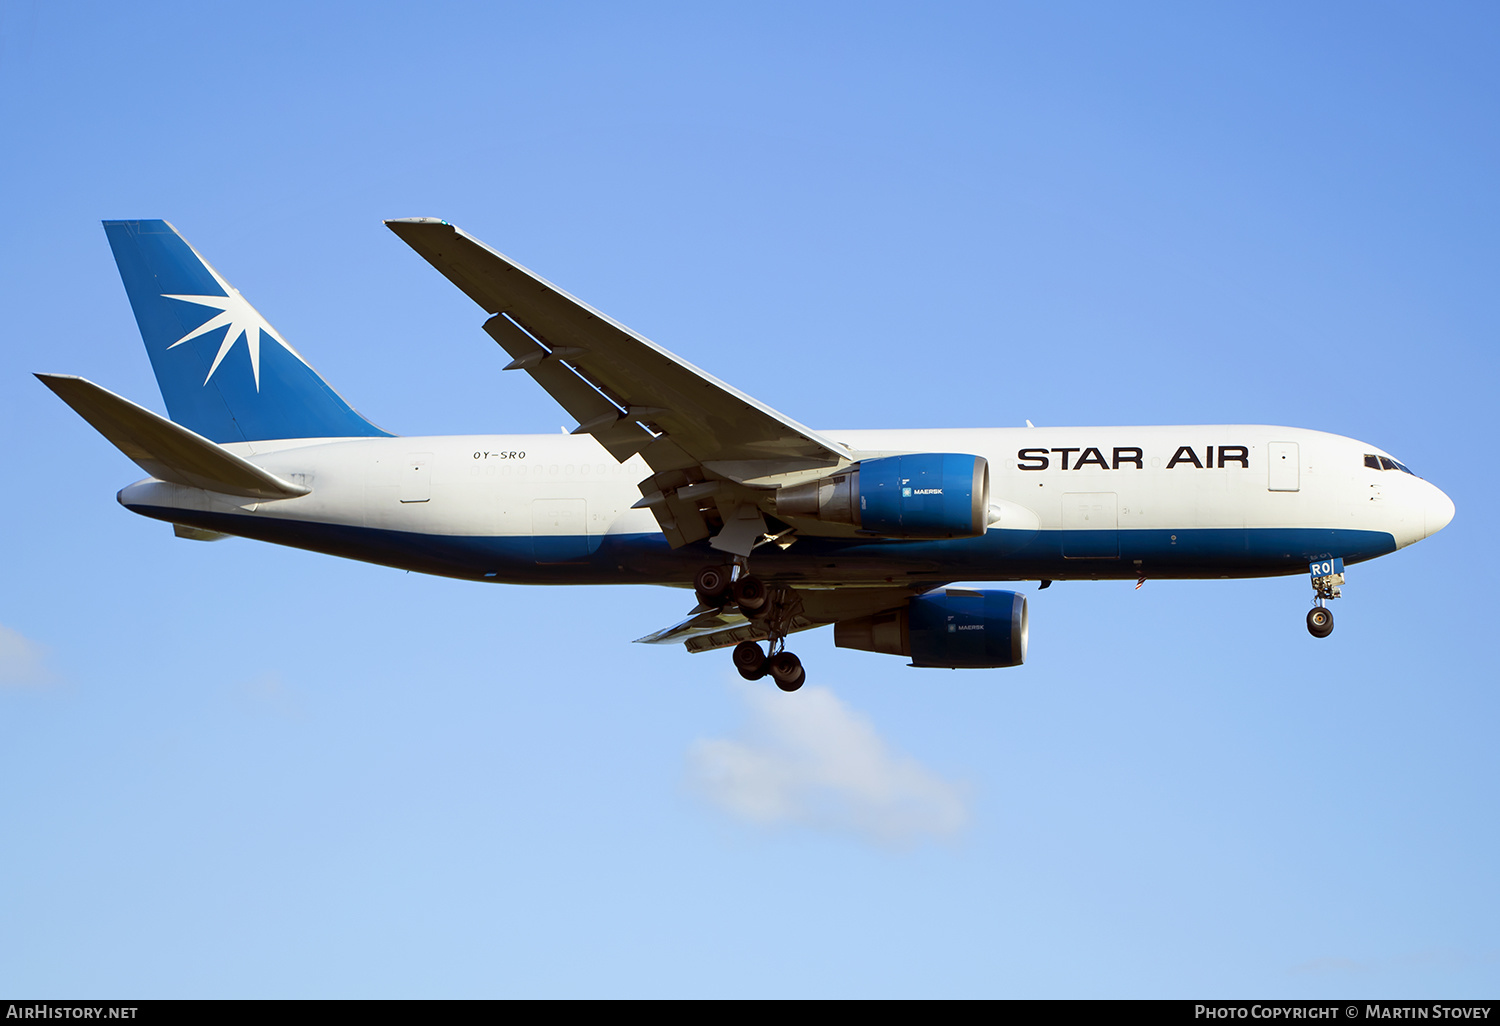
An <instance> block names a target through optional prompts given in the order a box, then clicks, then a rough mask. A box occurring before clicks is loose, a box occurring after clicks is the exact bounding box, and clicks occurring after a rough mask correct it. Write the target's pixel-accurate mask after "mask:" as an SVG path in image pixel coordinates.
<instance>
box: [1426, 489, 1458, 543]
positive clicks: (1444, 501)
mask: <svg viewBox="0 0 1500 1026" xmlns="http://www.w3.org/2000/svg"><path fill="white" fill-rule="evenodd" d="M1427 489H1428V491H1427V506H1426V508H1425V510H1424V511H1423V512H1424V515H1423V526H1424V529H1425V530H1426V534H1425V535H1423V537H1426V538H1431V537H1432V536H1433V535H1435V534H1437V533H1438V532H1439V531H1441V530H1442V529H1443V528H1445V527H1447V526H1448V524H1449V523H1450V522H1451V521H1452V520H1453V500H1452V499H1450V498H1448V496H1447V495H1445V494H1443V490H1442V489H1441V488H1438V487H1437V486H1436V485H1428V486H1427Z"/></svg>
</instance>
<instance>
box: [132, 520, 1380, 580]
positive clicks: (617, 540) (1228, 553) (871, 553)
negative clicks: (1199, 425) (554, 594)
mask: <svg viewBox="0 0 1500 1026" xmlns="http://www.w3.org/2000/svg"><path fill="white" fill-rule="evenodd" d="M129 508H130V509H131V510H132V511H133V512H136V513H139V514H141V515H143V516H147V517H152V518H154V519H157V520H165V521H167V522H168V523H178V524H186V525H189V526H192V527H200V528H203V529H205V530H209V531H219V532H222V533H224V534H233V535H237V536H239V537H243V538H253V539H256V540H259V541H267V542H273V543H275V544H278V545H288V546H291V547H294V548H301V549H310V550H312V551H314V552H323V553H327V554H329V555H334V556H341V557H344V558H346V559H358V560H362V561H364V562H368V563H378V564H381V565H384V566H393V567H397V568H400V569H403V570H413V571H417V572H420V573H428V574H437V575H439V576H444V577H460V578H466V579H470V580H489V581H499V582H503V583H513V584H676V585H686V584H687V583H688V582H689V581H690V580H691V579H692V576H693V574H694V573H695V572H696V571H697V570H698V569H699V568H700V567H702V566H705V565H708V564H717V563H722V562H724V555H723V553H720V552H715V551H714V550H713V549H711V548H709V547H708V543H707V542H706V541H702V542H695V543H694V544H692V545H685V546H683V547H682V548H680V549H676V550H674V549H672V548H670V547H669V546H668V545H667V541H666V539H665V538H664V537H662V535H661V534H659V533H655V532H652V533H640V534H618V535H606V536H605V537H604V538H603V539H602V540H598V539H595V538H592V537H590V538H583V537H580V538H577V539H573V540H571V541H570V540H568V539H563V538H559V539H555V540H549V541H548V544H546V545H544V546H541V547H540V548H539V547H538V546H537V545H535V544H534V542H533V539H532V537H531V536H530V535H519V536H503V537H485V536H473V535H437V534H417V533H415V532H410V531H394V530H390V529H385V528H373V527H354V526H349V525H343V524H321V523H312V522H307V521H299V520H280V519H273V518H270V517H264V516H248V515H244V514H232V513H209V512H201V511H193V510H183V509H168V508H165V507H160V506H130V507H129ZM1094 533H1095V532H1090V531H1061V530H1058V531H1035V532H1022V531H999V530H992V531H989V532H988V533H986V534H985V535H984V536H983V537H980V538H961V539H949V540H942V541H915V542H903V541H888V540H869V541H866V540H846V539H832V538H801V539H799V540H798V541H797V542H796V544H794V545H793V546H792V547H791V548H789V549H787V550H785V551H783V550H781V549H778V548H776V547H774V546H769V545H768V546H766V547H765V548H762V549H759V550H757V551H756V553H755V555H754V557H753V558H752V564H753V566H754V570H755V573H756V574H757V575H759V576H762V577H765V578H767V579H770V580H780V581H786V582H788V583H796V582H797V581H799V580H805V581H828V582H834V583H846V582H847V583H859V582H883V581H885V580H886V579H887V578H890V579H892V581H893V583H901V584H912V585H922V584H946V583H948V582H950V581H956V580H966V581H984V580H991V581H1025V580H1043V579H1053V580H1069V579H1101V580H1107V579H1121V580H1134V579H1135V578H1136V577H1137V576H1138V575H1144V576H1146V577H1150V578H1157V579H1170V578H1214V577H1275V576H1283V575H1288V574H1303V573H1306V572H1307V564H1308V563H1310V562H1312V561H1314V560H1318V559H1326V558H1330V557H1333V556H1341V557H1342V558H1343V560H1344V562H1345V563H1359V562H1362V561H1364V560H1367V559H1374V558H1375V557H1376V556H1383V555H1385V554H1386V553H1388V552H1394V551H1395V550H1396V542H1395V539H1394V538H1393V537H1392V536H1391V535H1390V534H1387V533H1385V532H1382V531H1353V530H1345V529H1336V528H1190V529H1178V530H1160V531H1157V530H1151V531H1129V530H1122V531H1119V532H1117V533H1118V535H1119V557H1118V558H1069V557H1068V556H1066V555H1065V553H1073V552H1079V551H1089V548H1088V542H1089V541H1090V538H1089V537H1087V536H1089V535H1091V534H1094ZM1112 533H1113V532H1112ZM596 542H597V544H595V543H596ZM573 557H576V560H575V561H572V562H563V563H559V562H555V561H553V560H556V559H557V558H573ZM539 558H541V559H543V560H544V561H543V562H539V561H538V560H539Z"/></svg>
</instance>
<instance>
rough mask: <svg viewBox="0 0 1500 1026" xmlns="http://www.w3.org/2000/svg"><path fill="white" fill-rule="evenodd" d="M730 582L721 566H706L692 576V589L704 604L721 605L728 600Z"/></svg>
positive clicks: (726, 572)
mask: <svg viewBox="0 0 1500 1026" xmlns="http://www.w3.org/2000/svg"><path fill="white" fill-rule="evenodd" d="M731 586H732V582H731V581H730V580H729V572H728V571H727V570H726V569H725V568H724V567H722V566H706V567H704V568H703V569H702V570H699V571H698V573H697V574H696V575H695V576H694V577H693V591H694V592H695V593H696V594H697V596H698V601H699V602H700V603H701V604H703V605H705V606H722V605H723V604H724V603H725V602H727V601H728V600H729V589H730V587H731Z"/></svg>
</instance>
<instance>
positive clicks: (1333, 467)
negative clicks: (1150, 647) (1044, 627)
mask: <svg viewBox="0 0 1500 1026" xmlns="http://www.w3.org/2000/svg"><path fill="white" fill-rule="evenodd" d="M826 435H827V437H830V438H833V439H836V440H837V441H838V442H840V443H843V444H845V445H846V446H848V447H849V448H851V449H853V450H857V451H858V452H859V453H860V454H861V455H863V456H865V457H873V456H879V455H887V454H891V453H898V452H899V453H909V452H954V453H967V454H975V455H980V456H983V457H985V458H986V459H987V460H988V461H989V465H990V472H991V493H990V494H991V507H992V509H991V528H990V531H989V532H987V534H986V535H985V537H984V538H981V539H955V540H951V541H943V542H901V541H889V540H882V539H869V538H844V539H828V538H813V537H800V538H798V540H797V542H796V543H795V544H793V545H792V546H790V547H789V548H787V549H786V550H785V551H784V552H783V551H781V550H779V549H773V550H771V551H768V552H765V553H764V554H762V552H759V551H758V552H757V553H756V554H755V556H754V560H755V561H756V562H757V573H759V574H761V575H763V576H767V577H772V578H775V577H778V576H781V577H784V578H785V579H788V580H794V581H801V582H803V583H808V584H813V583H823V584H836V583H872V582H876V581H881V580H883V581H887V582H889V581H891V580H892V579H893V575H895V574H900V575H902V580H905V581H913V582H915V581H925V580H931V581H934V582H936V581H940V580H941V581H947V580H954V579H960V578H961V579H965V580H1019V579H1031V578H1038V577H1047V578H1068V577H1096V578H1097V577H1135V576H1145V575H1150V576H1173V577H1220V576H1264V575H1268V574H1282V573H1296V572H1305V570H1306V563H1307V562H1308V560H1310V559H1316V558H1323V557H1326V556H1342V557H1344V558H1346V559H1347V560H1349V561H1351V562H1352V561H1357V560H1360V559H1368V558H1372V557H1373V556H1376V555H1380V554H1382V553H1383V552H1388V551H1393V550H1394V549H1397V548H1400V547H1402V546H1405V545H1410V544H1411V543H1413V542H1415V541H1418V540H1420V539H1422V538H1424V537H1426V536H1427V535H1429V534H1432V533H1433V532H1435V531H1437V530H1439V529H1441V528H1442V527H1443V526H1444V525H1446V524H1447V523H1448V521H1449V520H1450V519H1451V518H1452V515H1453V505H1452V503H1451V502H1450V501H1449V500H1448V498H1447V496H1445V495H1444V494H1443V493H1442V492H1441V491H1439V490H1438V489H1437V488H1436V487H1434V486H1433V485H1431V484H1428V483H1427V482H1426V481H1423V480H1421V479H1420V478H1417V477H1415V476H1413V475H1412V474H1410V473H1403V472H1401V471H1400V470H1394V469H1387V470H1381V469H1376V468H1372V467H1369V466H1367V465H1366V458H1367V457H1376V458H1377V460H1378V458H1379V457H1382V456H1387V457H1388V454H1386V453H1385V452H1383V451H1382V450H1380V449H1378V448H1376V447H1374V446H1370V445H1367V444H1365V443H1363V442H1358V441H1355V440H1353V439H1349V438H1344V437H1341V436H1338V435H1332V434H1326V433H1324V432H1319V431H1309V430H1305V429H1298V428H1286V427H1268V426H1263V425H1209V426H1184V427H1077V428H1000V429H988V430H904V431H895V430H893V431H833V432H826ZM225 447H226V448H228V449H230V450H231V451H233V452H235V453H236V454H238V455H241V456H244V457H245V458H247V459H249V460H251V461H252V462H254V463H256V464H259V465H260V466H262V467H264V468H265V469H267V470H269V471H271V472H272V473H274V474H277V475H279V476H280V477H282V478H285V479H287V480H290V481H292V482H295V483H297V484H301V485H305V486H306V487H308V488H310V489H311V491H310V493H309V494H307V495H304V496H300V497H297V498H291V499H280V500H276V501H269V502H268V501H260V502H257V501H254V500H248V499H243V498H238V497H233V496H227V495H218V494H214V493H210V492H206V491H202V490H199V489H193V488H187V487H182V486H179V485H172V484H166V483H163V482H161V481H156V480H147V481H142V482H139V483H137V484H134V485H131V486H129V487H128V488H126V489H124V490H123V491H122V492H121V493H120V501H121V502H122V503H123V504H124V505H126V506H127V507H129V508H131V509H133V510H135V511H137V512H141V513H143V514H145V515H147V516H152V517H156V518H158V519H163V520H169V521H173V522H176V523H181V524H185V525H189V526H193V527H197V528H200V529H204V530H210V531H217V532H221V533H225V534H239V535H244V536H247V537H258V538H263V539H265V540H270V541H277V542H281V543H284V544H291V545H297V546H300V547H304V548H310V549H316V550H319V551H327V552H332V553H335V554H338V555H344V556H353V557H354V558H360V559H366V560H369V561H372V562H379V563H385V564H388V565H392V566H400V567H405V568H408V569H419V570H424V571H427V572H433V573H442V574H447V575H450V576H459V577H470V578H474V579H489V580H500V581H520V582H540V583H546V582H555V583H584V582H589V581H595V582H600V583H606V582H612V581H618V582H621V583H626V582H628V583H647V582H649V583H665V584H682V583H685V582H686V581H687V580H688V579H690V578H691V576H692V573H693V572H694V570H695V569H696V568H697V567H699V566H701V565H703V563H704V561H705V558H706V557H705V553H707V552H708V551H709V550H707V549H706V547H704V545H703V544H702V543H699V544H695V545H690V546H685V547H684V548H683V549H680V550H677V551H675V552H673V551H671V550H668V549H667V547H666V545H665V543H664V540H663V538H662V536H661V532H660V530H659V529H658V526H657V524H656V522H655V520H654V518H653V516H652V514H651V513H650V512H649V511H648V510H646V509H633V508H632V506H633V505H634V504H635V503H636V502H637V501H638V500H639V499H640V498H641V491H640V489H639V488H638V487H637V483H638V482H640V481H643V480H645V479H646V478H648V477H649V476H650V474H651V470H650V468H648V467H647V466H646V465H645V463H644V462H643V461H642V460H641V459H640V457H635V458H633V459H631V460H629V461H627V462H625V463H623V464H621V463H616V462H615V460H614V459H613V458H611V457H610V456H609V455H608V454H607V453H606V452H605V451H604V449H603V448H602V447H601V446H600V445H599V444H598V443H597V442H595V441H594V440H593V439H592V438H591V437H588V436H586V435H584V436H569V435H461V436H446V437H397V438H358V439H299V440H289V441H269V442H253V443H231V444H228V445H226V446H225Z"/></svg>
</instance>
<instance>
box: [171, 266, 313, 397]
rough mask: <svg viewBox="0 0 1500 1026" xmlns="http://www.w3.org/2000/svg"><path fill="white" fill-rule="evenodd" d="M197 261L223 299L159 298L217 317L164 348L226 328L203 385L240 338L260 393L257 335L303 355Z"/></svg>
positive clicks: (294, 353)
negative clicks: (202, 309) (203, 308)
mask: <svg viewBox="0 0 1500 1026" xmlns="http://www.w3.org/2000/svg"><path fill="white" fill-rule="evenodd" d="M193 255H194V256H197V252H196V251H194V254H193ZM198 259H199V260H200V261H202V262H203V267H204V269H205V270H207V271H208V273H209V274H211V275H213V276H214V281H216V282H218V283H219V287H220V288H221V289H223V290H224V293H225V294H224V295H222V296H174V295H168V294H167V293H165V292H163V293H162V298H163V299H180V300H182V301H183V302H184V303H192V304H194V305H195V306H208V307H212V308H213V309H215V310H218V311H219V314H218V316H216V317H210V318H209V319H208V320H206V321H204V322H203V323H202V324H200V325H198V327H196V328H194V329H193V330H192V331H190V332H188V333H187V334H186V335H184V336H182V337H181V338H180V339H178V340H177V341H176V342H173V343H172V344H171V345H169V346H167V348H168V349H176V348H177V347H178V346H180V345H182V344H183V343H184V342H191V341H192V340H193V339H195V338H197V337H198V336H200V335H206V334H208V333H209V332H210V331H214V330H215V329H218V328H222V327H224V326H225V325H228V326H229V330H228V331H226V332H225V333H224V341H223V342H222V343H220V344H219V352H218V355H216V356H215V357H214V362H213V366H211V367H209V368H208V377H206V378H204V379H203V383H204V384H205V385H206V384H208V383H209V381H210V380H212V379H213V376H214V371H216V370H218V369H219V364H221V363H223V362H224V357H226V356H228V355H229V351H230V350H231V349H233V348H234V344H235V343H236V342H238V341H239V340H240V336H242V335H243V336H244V338H245V345H246V347H248V348H249V350H250V369H251V370H252V371H254V373H255V390H256V391H257V392H259V391H260V336H261V335H262V333H264V334H266V335H269V336H270V337H271V338H273V339H275V340H276V342H277V343H279V344H280V346H281V348H283V349H285V350H286V351H287V352H289V353H291V354H292V355H293V356H295V357H296V358H297V359H299V360H302V354H301V353H298V352H297V350H295V349H293V348H292V347H291V346H290V345H288V344H287V341H286V339H284V338H282V337H281V336H280V335H278V334H277V333H276V329H275V328H273V327H271V325H270V324H269V323H267V321H266V319H265V318H264V317H262V316H261V315H260V311H258V310H256V309H255V307H253V306H251V305H250V301H249V300H247V299H246V298H245V297H244V296H242V295H240V292H239V289H236V288H234V287H233V286H231V285H230V284H229V283H228V282H227V281H225V280H224V279H223V278H221V277H219V272H218V271H215V270H214V269H213V268H212V267H210V266H209V264H208V261H206V260H203V258H202V257H198ZM302 362H303V363H306V362H307V361H306V360H302Z"/></svg>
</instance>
